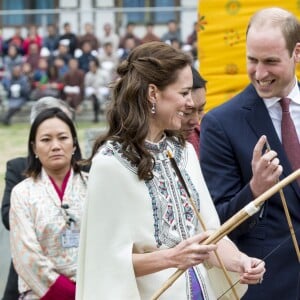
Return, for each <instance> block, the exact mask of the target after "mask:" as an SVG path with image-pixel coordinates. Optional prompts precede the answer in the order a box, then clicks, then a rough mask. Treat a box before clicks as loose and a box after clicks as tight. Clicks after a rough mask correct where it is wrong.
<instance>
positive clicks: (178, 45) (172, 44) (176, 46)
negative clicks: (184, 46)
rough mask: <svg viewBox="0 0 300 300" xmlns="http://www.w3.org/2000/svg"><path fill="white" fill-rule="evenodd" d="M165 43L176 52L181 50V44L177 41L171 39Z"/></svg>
mask: <svg viewBox="0 0 300 300" xmlns="http://www.w3.org/2000/svg"><path fill="white" fill-rule="evenodd" d="M166 42H167V43H169V44H170V45H171V46H172V47H173V48H175V49H176V50H181V43H180V41H179V40H177V39H171V40H167V41H166Z"/></svg>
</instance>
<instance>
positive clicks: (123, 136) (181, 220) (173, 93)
mask: <svg viewBox="0 0 300 300" xmlns="http://www.w3.org/2000/svg"><path fill="white" fill-rule="evenodd" d="M118 74H119V76H120V77H119V79H118V80H117V81H116V83H115V86H114V88H113V96H112V103H111V107H110V110H109V113H108V123H109V129H108V132H107V134H106V135H104V136H102V137H99V138H98V139H97V140H96V143H95V145H94V149H93V154H92V166H91V171H90V176H89V186H88V201H87V206H86V210H85V214H84V217H83V221H82V231H81V237H80V255H79V269H78V276H77V288H78V291H77V294H76V296H77V298H76V299H78V300H86V299H89V300H90V299H106V300H110V299H111V300H116V299H122V300H135V299H147V300H148V299H151V297H152V296H153V294H154V293H155V292H156V290H157V289H158V288H159V287H160V286H161V285H162V284H163V283H164V281H166V280H167V279H168V277H169V276H170V275H171V274H173V273H174V270H175V269H176V268H180V269H182V270H186V272H185V274H184V275H183V276H181V277H180V278H179V279H178V280H177V282H176V283H175V284H174V286H172V287H171V288H170V289H169V290H168V291H166V293H165V294H164V295H163V296H162V298H161V299H181V300H183V299H188V300H192V299H205V300H207V299H210V300H212V299H213V300H215V299H216V295H215V293H214V290H213V289H212V286H211V282H210V280H209V279H208V276H207V269H206V264H203V263H204V262H209V263H210V264H212V265H218V263H217V262H216V259H215V256H214V254H213V251H214V250H216V248H217V247H218V252H219V255H220V256H221V257H222V258H223V262H224V264H225V266H226V267H227V268H228V269H229V270H230V271H234V272H237V273H239V274H240V279H241V282H242V283H246V284H256V283H258V282H259V281H260V279H261V278H262V276H263V274H264V272H265V268H264V263H263V262H261V261H260V260H258V259H256V258H251V257H248V256H247V255H245V254H243V253H241V252H240V251H239V250H238V249H237V248H236V247H235V246H234V244H233V243H232V242H231V241H229V240H228V239H222V240H221V241H220V242H219V243H218V245H200V244H199V243H200V242H202V241H204V240H205V239H206V238H207V237H208V233H207V232H204V230H203V228H202V227H201V225H200V224H199V222H198V220H197V217H196V212H195V211H193V208H192V206H191V205H190V203H189V201H188V193H187V191H186V190H185V189H184V187H183V184H182V182H181V181H180V180H179V177H178V176H177V174H176V170H175V168H174V167H173V166H172V163H171V160H170V159H169V158H168V156H167V153H168V152H171V153H172V154H173V156H174V160H175V161H176V163H177V165H178V168H179V170H180V171H181V173H182V176H183V178H184V179H185V181H186V183H187V186H188V188H189V192H190V193H191V195H192V196H193V198H194V199H195V203H196V206H197V210H200V213H201V215H202V217H203V220H204V222H205V225H206V227H207V229H208V230H216V229H217V228H218V227H219V226H220V224H219V219H218V215H217V213H216V211H215V208H214V205H213V202H212V200H211V198H210V196H209V193H208V191H207V188H206V185H205V182H204V180H203V177H202V174H201V170H200V166H199V161H198V158H197V155H196V153H195V150H194V149H193V146H192V145H191V144H185V142H184V139H183V138H181V137H180V136H179V135H177V134H176V131H178V130H179V129H180V128H181V122H182V119H183V114H184V110H185V104H186V102H188V101H192V99H191V90H192V86H193V78H192V70H191V62H190V58H189V56H188V55H186V54H185V53H183V52H181V51H179V50H175V49H174V48H172V47H171V46H169V45H167V44H165V43H162V42H152V43H146V44H143V45H141V46H138V47H137V48H135V49H134V50H132V52H131V54H130V55H129V57H128V58H127V59H126V60H125V61H123V62H122V63H121V65H120V66H119V68H118Z"/></svg>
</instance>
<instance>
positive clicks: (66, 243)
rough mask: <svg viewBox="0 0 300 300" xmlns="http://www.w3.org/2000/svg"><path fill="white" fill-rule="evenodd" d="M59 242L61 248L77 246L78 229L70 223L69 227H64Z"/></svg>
mask: <svg viewBox="0 0 300 300" xmlns="http://www.w3.org/2000/svg"><path fill="white" fill-rule="evenodd" d="M61 244H62V246H63V248H78V246H79V229H76V228H75V227H74V225H73V223H72V224H71V226H70V228H66V229H65V230H64V231H63V232H62V234H61Z"/></svg>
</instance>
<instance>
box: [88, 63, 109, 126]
mask: <svg viewBox="0 0 300 300" xmlns="http://www.w3.org/2000/svg"><path fill="white" fill-rule="evenodd" d="M109 79H110V77H109V73H108V72H107V71H105V70H103V69H102V68H99V62H98V60H97V59H94V60H91V61H90V64H89V72H87V73H86V74H85V78H84V87H85V95H86V96H87V97H88V98H90V99H91V100H92V101H93V110H94V120H93V121H94V122H98V121H99V120H98V114H99V112H100V110H101V108H102V110H103V108H104V105H105V102H106V101H107V100H108V97H109V88H108V84H109Z"/></svg>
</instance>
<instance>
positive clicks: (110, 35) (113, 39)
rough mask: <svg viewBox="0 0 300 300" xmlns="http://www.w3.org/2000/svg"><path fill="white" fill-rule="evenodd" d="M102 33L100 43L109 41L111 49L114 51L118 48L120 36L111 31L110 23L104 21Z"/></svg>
mask: <svg viewBox="0 0 300 300" xmlns="http://www.w3.org/2000/svg"><path fill="white" fill-rule="evenodd" d="M103 31H104V33H103V35H101V37H100V41H101V45H104V44H106V43H111V45H112V47H113V51H114V52H116V51H117V50H118V48H119V43H120V37H119V36H118V35H117V34H116V33H115V32H114V31H113V28H112V25H111V24H110V23H105V24H104V26H103Z"/></svg>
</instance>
